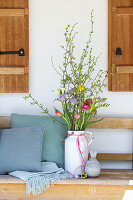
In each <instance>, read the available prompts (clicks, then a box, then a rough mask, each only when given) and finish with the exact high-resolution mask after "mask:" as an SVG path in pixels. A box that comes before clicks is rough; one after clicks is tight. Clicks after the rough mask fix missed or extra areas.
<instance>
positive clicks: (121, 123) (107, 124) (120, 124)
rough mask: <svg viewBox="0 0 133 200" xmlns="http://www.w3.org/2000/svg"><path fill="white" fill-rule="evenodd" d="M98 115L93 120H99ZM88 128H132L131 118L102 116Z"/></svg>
mask: <svg viewBox="0 0 133 200" xmlns="http://www.w3.org/2000/svg"><path fill="white" fill-rule="evenodd" d="M99 119H101V118H100V117H96V118H94V119H93V120H99ZM89 128H96V129H133V118H108V117H107V118H104V119H103V120H102V121H100V122H97V123H95V124H93V125H91V126H89V127H88V129H89Z"/></svg>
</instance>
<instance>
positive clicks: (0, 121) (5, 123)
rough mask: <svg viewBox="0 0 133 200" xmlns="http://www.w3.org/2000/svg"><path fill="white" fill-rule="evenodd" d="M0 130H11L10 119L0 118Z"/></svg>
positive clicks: (6, 117)
mask: <svg viewBox="0 0 133 200" xmlns="http://www.w3.org/2000/svg"><path fill="white" fill-rule="evenodd" d="M0 128H11V119H10V117H8V116H0Z"/></svg>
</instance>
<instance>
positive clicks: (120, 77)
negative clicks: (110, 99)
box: [108, 0, 133, 92]
mask: <svg viewBox="0 0 133 200" xmlns="http://www.w3.org/2000/svg"><path fill="white" fill-rule="evenodd" d="M110 1H111V2H110ZM108 2H109V8H108V12H109V21H108V44H109V45H108V52H109V57H108V59H109V61H108V62H109V66H108V70H109V73H110V72H111V73H112V78H111V76H110V77H109V79H108V85H109V91H113V92H126V91H129V92H131V91H133V76H132V74H133V70H132V69H133V56H132V55H133V37H132V36H133V7H132V6H133V1H130V0H109V1H108ZM110 15H111V16H110ZM116 48H121V50H122V55H121V56H116ZM111 52H112V53H111ZM124 66H125V67H126V66H127V68H125V69H124ZM124 70H125V71H124ZM110 79H111V80H110Z"/></svg>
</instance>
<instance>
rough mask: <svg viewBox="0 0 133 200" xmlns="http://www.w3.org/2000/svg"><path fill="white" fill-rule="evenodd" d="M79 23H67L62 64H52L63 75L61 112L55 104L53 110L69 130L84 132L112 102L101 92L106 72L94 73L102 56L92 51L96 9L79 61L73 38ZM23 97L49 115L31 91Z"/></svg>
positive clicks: (59, 94) (59, 96)
mask: <svg viewBox="0 0 133 200" xmlns="http://www.w3.org/2000/svg"><path fill="white" fill-rule="evenodd" d="M76 25H77V24H74V25H73V26H72V27H71V26H70V25H68V26H67V27H66V29H65V33H64V36H65V45H61V48H62V49H63V51H64V53H63V64H62V67H59V70H57V69H56V68H55V66H54V63H53V60H52V66H53V68H54V69H55V70H56V72H57V73H58V75H59V76H60V87H59V89H58V90H57V94H58V95H57V98H56V99H55V101H59V103H61V105H62V111H60V110H59V109H58V108H55V107H54V109H55V113H56V115H57V116H58V117H61V118H63V119H64V120H65V122H66V124H67V127H68V130H74V131H81V130H85V129H86V128H87V127H88V126H89V125H91V124H93V123H96V122H97V121H94V120H93V121H91V119H92V118H93V117H94V116H95V115H96V114H97V110H98V109H99V108H101V107H107V106H109V104H107V103H106V98H103V97H100V93H102V92H103V88H104V87H106V84H105V80H106V78H107V72H104V71H103V70H102V69H100V70H98V71H97V72H95V67H96V65H97V61H98V59H99V56H100V55H99V56H97V57H96V56H93V54H92V51H93V49H92V47H91V40H92V36H93V33H94V31H93V25H94V20H93V11H92V12H91V31H90V33H89V39H88V41H87V42H86V44H85V48H84V49H83V51H82V54H81V57H80V59H79V62H76V57H75V53H74V50H75V45H74V39H75V37H76V35H77V32H76V31H75V28H76ZM24 98H25V99H26V100H27V99H30V100H31V102H30V103H31V104H32V105H35V104H36V105H38V106H39V107H40V108H41V109H42V114H48V115H50V114H49V112H48V109H47V108H44V106H43V105H42V104H40V103H38V101H36V100H35V99H34V98H33V97H32V95H31V94H29V95H28V96H26V97H24ZM51 117H53V116H51ZM53 118H54V117H53ZM56 120H57V119H56ZM101 120H102V119H101ZM59 122H60V121H59Z"/></svg>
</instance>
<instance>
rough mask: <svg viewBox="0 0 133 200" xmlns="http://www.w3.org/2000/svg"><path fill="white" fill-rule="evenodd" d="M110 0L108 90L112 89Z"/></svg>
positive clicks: (109, 12) (110, 17)
mask: <svg viewBox="0 0 133 200" xmlns="http://www.w3.org/2000/svg"><path fill="white" fill-rule="evenodd" d="M111 3H112V2H111V0H109V1H108V90H109V91H112V45H111V34H112V12H111V9H110V8H111Z"/></svg>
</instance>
